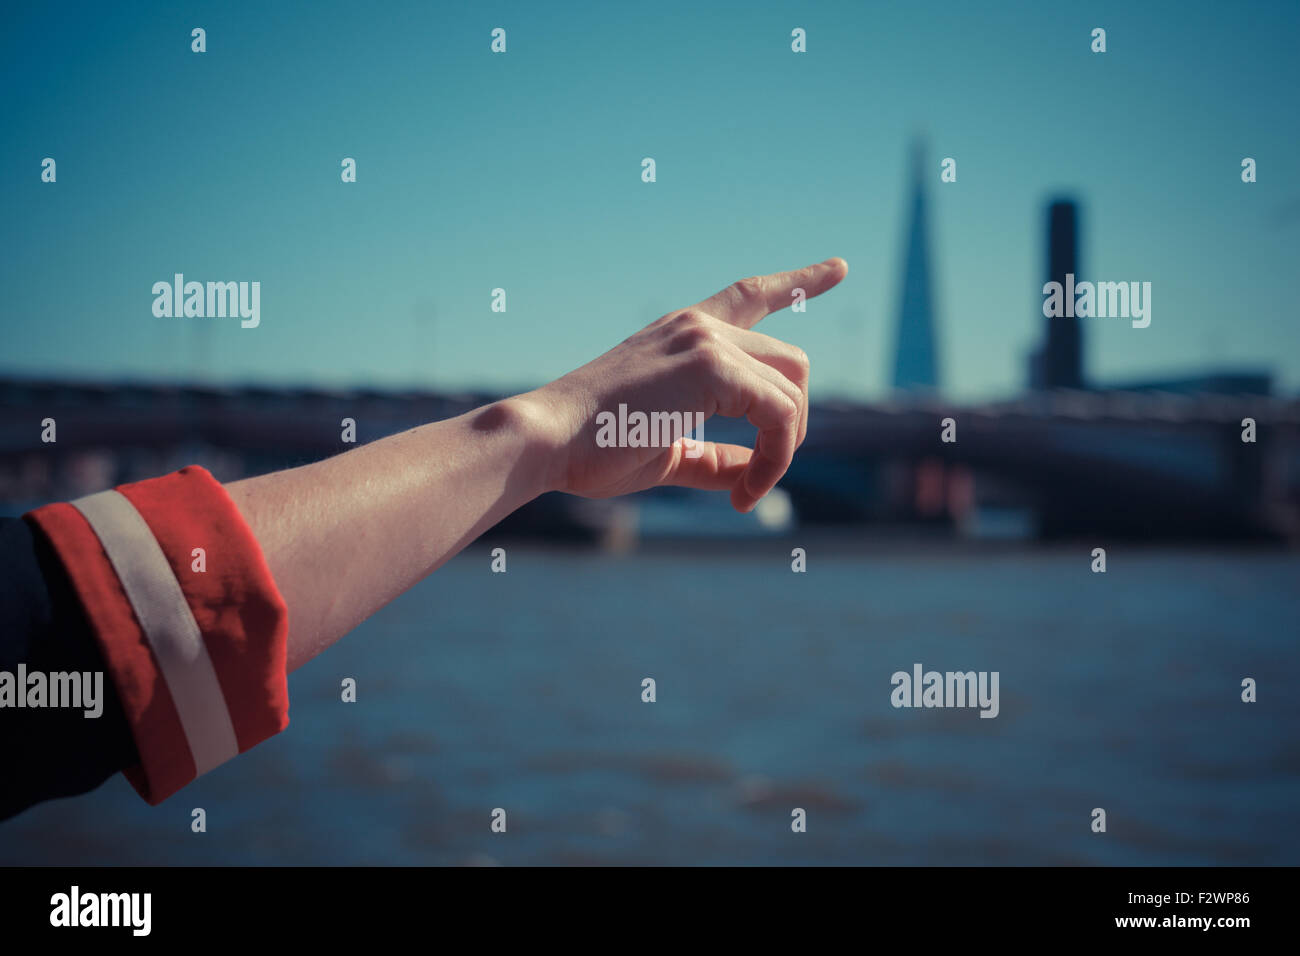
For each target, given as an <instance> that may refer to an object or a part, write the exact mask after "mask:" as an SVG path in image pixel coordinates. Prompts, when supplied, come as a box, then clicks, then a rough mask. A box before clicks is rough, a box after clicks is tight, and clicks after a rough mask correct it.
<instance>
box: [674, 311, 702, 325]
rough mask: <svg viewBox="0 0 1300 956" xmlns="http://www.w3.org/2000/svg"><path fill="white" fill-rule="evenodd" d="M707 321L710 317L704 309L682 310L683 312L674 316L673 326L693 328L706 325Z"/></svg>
mask: <svg viewBox="0 0 1300 956" xmlns="http://www.w3.org/2000/svg"><path fill="white" fill-rule="evenodd" d="M707 320H708V316H707V315H705V313H704V310H703V309H697V308H694V307H691V308H689V309H682V311H680V312H678V313H677V314H676V315H674V316H673V325H676V326H677V327H678V328H690V327H692V326H697V325H704V324H705V322H706V321H707Z"/></svg>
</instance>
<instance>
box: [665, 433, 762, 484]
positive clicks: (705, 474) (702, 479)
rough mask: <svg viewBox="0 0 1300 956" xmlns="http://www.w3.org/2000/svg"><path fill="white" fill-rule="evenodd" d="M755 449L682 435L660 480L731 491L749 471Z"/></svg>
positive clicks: (667, 482) (674, 446)
mask: <svg viewBox="0 0 1300 956" xmlns="http://www.w3.org/2000/svg"><path fill="white" fill-rule="evenodd" d="M753 453H754V452H753V450H752V449H750V448H746V447H745V446H744V445H724V444H719V443H717V442H711V441H694V440H692V439H679V440H677V441H676V442H674V443H673V446H672V453H671V455H670V456H669V461H668V467H667V468H666V469H665V470H664V474H663V477H661V478H660V479H659V481H658V482H657V484H660V485H676V486H678V487H680V488H699V489H700V490H701V491H727V490H729V489H731V488H733V487H735V485H736V483H737V482H738V481H740V477H741V475H743V474H744V473H745V467H746V466H747V465H748V464H749V459H750V456H751V455H753Z"/></svg>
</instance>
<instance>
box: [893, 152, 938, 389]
mask: <svg viewBox="0 0 1300 956" xmlns="http://www.w3.org/2000/svg"><path fill="white" fill-rule="evenodd" d="M924 163H925V156H924V150H923V147H922V145H921V144H920V143H919V142H918V143H916V145H915V146H914V147H913V150H912V204H911V220H910V223H909V226H908V238H907V253H906V259H905V260H904V264H903V284H902V288H901V289H900V293H899V305H898V333H897V338H896V344H895V349H894V376H893V384H894V388H896V389H902V390H907V391H917V390H921V391H932V390H937V389H938V387H939V360H938V355H937V353H936V347H935V319H934V294H933V288H932V282H931V278H930V240H929V233H928V230H927V227H926V214H925V186H924V179H925V169H924Z"/></svg>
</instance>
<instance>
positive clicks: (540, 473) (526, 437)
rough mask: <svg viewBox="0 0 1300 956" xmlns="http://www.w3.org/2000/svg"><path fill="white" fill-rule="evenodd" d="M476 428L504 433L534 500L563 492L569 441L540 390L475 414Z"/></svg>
mask: <svg viewBox="0 0 1300 956" xmlns="http://www.w3.org/2000/svg"><path fill="white" fill-rule="evenodd" d="M474 415H475V416H476V418H475V420H474V423H473V427H474V428H475V429H480V430H484V431H490V432H500V433H501V434H503V435H505V436H508V440H509V441H510V442H511V444H512V445H513V447H514V448H515V449H516V455H517V461H518V469H517V473H518V474H519V475H520V477H521V480H522V484H523V490H524V494H525V495H526V496H527V498H528V500H532V499H533V498H536V497H538V496H540V495H543V494H545V493H546V492H548V491H561V490H563V487H564V485H565V479H564V475H565V473H566V471H567V441H566V438H565V435H564V429H563V427H562V423H560V422H559V421H558V419H557V416H556V414H555V410H554V409H553V408H551V407H550V406H549V405H548V403H547V402H546V401H545V400H544V399H543V398H542V397H541V396H540V395H538V393H537V392H535V391H534V392H525V393H523V394H521V395H514V396H512V397H510V398H506V399H502V400H501V401H499V402H494V403H493V404H491V405H488V406H486V407H484V408H482V409H479V410H478V411H477V412H475V413H474Z"/></svg>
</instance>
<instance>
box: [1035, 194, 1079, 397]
mask: <svg viewBox="0 0 1300 956" xmlns="http://www.w3.org/2000/svg"><path fill="white" fill-rule="evenodd" d="M1078 210H1079V207H1078V205H1077V204H1076V203H1075V202H1074V200H1072V199H1057V200H1054V201H1053V202H1051V203H1050V204H1049V205H1048V207H1047V263H1046V265H1047V278H1046V279H1044V280H1043V281H1044V282H1045V283H1046V282H1059V283H1061V285H1062V286H1064V285H1065V277H1066V275H1067V274H1069V273H1074V275H1076V276H1078V275H1079V274H1080V273H1079V212H1078ZM1043 321H1045V322H1046V323H1047V329H1046V332H1047V334H1046V336H1045V340H1044V342H1043V345H1042V347H1041V348H1040V349H1038V351H1036V352H1035V353H1034V354H1033V356H1032V357H1031V358H1030V366H1029V384H1030V387H1031V388H1035V389H1044V388H1075V389H1080V388H1084V387H1085V385H1084V375H1083V332H1082V329H1081V328H1080V325H1079V319H1078V318H1077V317H1076V316H1066V315H1057V316H1051V317H1046V316H1045V317H1044V319H1043Z"/></svg>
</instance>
